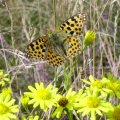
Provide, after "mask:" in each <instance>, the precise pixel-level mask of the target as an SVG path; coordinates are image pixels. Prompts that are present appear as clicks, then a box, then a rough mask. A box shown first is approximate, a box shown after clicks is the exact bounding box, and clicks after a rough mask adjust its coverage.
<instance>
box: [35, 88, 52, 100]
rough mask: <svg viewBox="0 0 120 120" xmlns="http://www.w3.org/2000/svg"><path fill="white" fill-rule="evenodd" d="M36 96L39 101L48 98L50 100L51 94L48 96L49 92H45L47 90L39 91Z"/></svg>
mask: <svg viewBox="0 0 120 120" xmlns="http://www.w3.org/2000/svg"><path fill="white" fill-rule="evenodd" d="M37 96H38V98H40V99H42V100H49V99H50V98H51V94H50V92H49V91H47V90H45V89H44V90H42V91H41V90H39V91H38V92H37Z"/></svg>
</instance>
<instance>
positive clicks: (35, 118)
mask: <svg viewBox="0 0 120 120" xmlns="http://www.w3.org/2000/svg"><path fill="white" fill-rule="evenodd" d="M29 120H39V116H38V115H36V116H29Z"/></svg>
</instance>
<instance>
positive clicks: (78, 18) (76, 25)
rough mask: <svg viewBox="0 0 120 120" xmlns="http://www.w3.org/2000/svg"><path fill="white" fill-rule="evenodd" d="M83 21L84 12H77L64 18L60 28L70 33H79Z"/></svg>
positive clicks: (84, 20) (84, 18)
mask: <svg viewBox="0 0 120 120" xmlns="http://www.w3.org/2000/svg"><path fill="white" fill-rule="evenodd" d="M85 22H86V14H84V13H81V14H77V15H74V16H72V17H71V18H69V19H68V20H66V21H65V22H64V23H63V24H62V25H61V26H60V30H64V31H65V32H66V33H69V34H71V35H80V34H81V31H82V28H83V26H84V23H85Z"/></svg>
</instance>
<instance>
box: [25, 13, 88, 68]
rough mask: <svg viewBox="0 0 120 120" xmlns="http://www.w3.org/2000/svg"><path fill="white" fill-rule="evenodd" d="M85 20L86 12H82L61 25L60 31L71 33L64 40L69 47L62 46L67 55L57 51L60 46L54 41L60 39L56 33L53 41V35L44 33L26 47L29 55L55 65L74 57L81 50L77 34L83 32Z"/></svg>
mask: <svg viewBox="0 0 120 120" xmlns="http://www.w3.org/2000/svg"><path fill="white" fill-rule="evenodd" d="M85 22H86V14H84V13H81V14H77V15H74V16H72V17H71V18H69V19H68V20H66V21H64V22H63V24H61V25H60V28H59V30H60V31H65V32H66V33H68V34H69V35H71V36H67V37H65V38H64V39H63V41H62V43H63V44H64V43H66V44H67V47H66V48H65V49H64V47H62V48H63V49H64V51H65V52H64V53H65V55H62V54H60V53H59V52H55V50H56V49H57V47H56V46H58V45H59V44H58V45H57V44H56V45H53V44H52V42H54V41H58V38H59V37H58V36H57V37H55V35H54V38H57V39H54V40H53V41H51V38H52V37H50V36H49V35H44V36H41V37H39V38H38V39H36V40H34V41H32V42H31V43H30V44H28V46H27V47H26V49H25V52H26V55H27V57H31V58H35V59H40V60H44V61H48V62H49V64H50V65H52V66H54V67H58V66H60V65H61V64H62V63H63V62H64V61H65V59H66V58H71V57H74V56H76V55H77V54H79V53H80V52H81V48H82V45H81V42H80V40H79V39H78V38H77V37H75V36H76V35H80V34H81V31H82V29H83V26H84V24H85Z"/></svg>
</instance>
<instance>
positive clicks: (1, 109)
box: [0, 94, 18, 120]
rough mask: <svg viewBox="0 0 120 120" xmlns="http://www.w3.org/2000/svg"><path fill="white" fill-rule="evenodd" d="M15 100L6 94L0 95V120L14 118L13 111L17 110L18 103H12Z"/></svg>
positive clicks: (15, 117) (13, 119)
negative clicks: (4, 95)
mask: <svg viewBox="0 0 120 120" xmlns="http://www.w3.org/2000/svg"><path fill="white" fill-rule="evenodd" d="M14 102H15V100H14V99H11V97H10V96H9V95H8V96H6V97H3V96H2V94H1V95H0V120H11V119H12V120H16V119H17V116H16V115H15V113H17V112H18V108H17V107H18V105H14Z"/></svg>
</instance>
